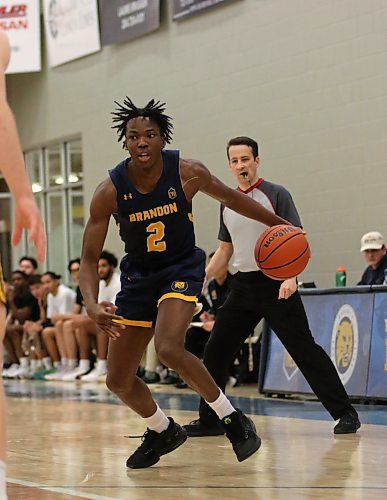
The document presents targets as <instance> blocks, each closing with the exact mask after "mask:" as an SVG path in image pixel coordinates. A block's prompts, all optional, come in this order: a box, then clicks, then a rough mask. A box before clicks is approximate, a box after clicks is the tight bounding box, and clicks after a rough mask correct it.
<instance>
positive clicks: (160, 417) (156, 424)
mask: <svg viewBox="0 0 387 500" xmlns="http://www.w3.org/2000/svg"><path fill="white" fill-rule="evenodd" d="M156 406H157V410H156V412H155V413H154V414H153V415H151V416H150V417H146V418H144V420H145V422H146V425H147V427H148V428H149V429H151V430H152V431H156V432H158V433H159V434H160V433H161V432H163V431H165V429H168V427H169V424H170V422H169V420H168V418H167V416H166V415H165V413H164V412H163V411H162V410H161V409H160V407H159V405H156Z"/></svg>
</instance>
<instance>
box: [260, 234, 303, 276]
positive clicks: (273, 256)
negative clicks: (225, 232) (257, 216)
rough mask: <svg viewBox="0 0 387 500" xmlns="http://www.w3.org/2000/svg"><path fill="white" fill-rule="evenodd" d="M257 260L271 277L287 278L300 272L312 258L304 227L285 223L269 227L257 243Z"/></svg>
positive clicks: (264, 271) (261, 268)
mask: <svg viewBox="0 0 387 500" xmlns="http://www.w3.org/2000/svg"><path fill="white" fill-rule="evenodd" d="M254 255H255V260H256V262H257V265H258V267H259V268H260V270H261V271H262V272H263V273H264V274H266V276H268V277H269V278H273V279H275V280H287V279H289V278H294V277H295V276H297V275H298V274H300V273H301V272H302V271H303V270H304V269H305V267H306V266H307V264H308V261H309V259H310V248H309V244H308V240H307V239H306V236H305V234H304V233H303V231H302V229H300V228H299V227H295V226H287V225H285V224H283V225H279V226H273V227H269V228H268V229H266V231H264V232H263V233H262V234H261V236H260V237H259V239H258V241H257V243H256V245H255V251H254Z"/></svg>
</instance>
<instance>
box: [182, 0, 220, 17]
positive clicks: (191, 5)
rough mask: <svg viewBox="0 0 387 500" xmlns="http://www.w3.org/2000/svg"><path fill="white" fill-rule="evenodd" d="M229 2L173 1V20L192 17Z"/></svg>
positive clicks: (209, 0)
mask: <svg viewBox="0 0 387 500" xmlns="http://www.w3.org/2000/svg"><path fill="white" fill-rule="evenodd" d="M228 1H229V0H173V20H174V21H176V20H179V19H182V18H183V17H188V16H192V15H194V14H198V13H199V12H201V11H203V10H205V9H208V7H213V6H214V5H218V4H220V3H224V2H228Z"/></svg>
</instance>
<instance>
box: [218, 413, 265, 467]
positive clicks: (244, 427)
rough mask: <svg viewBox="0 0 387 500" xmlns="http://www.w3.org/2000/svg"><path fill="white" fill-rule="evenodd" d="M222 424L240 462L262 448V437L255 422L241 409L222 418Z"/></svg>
mask: <svg viewBox="0 0 387 500" xmlns="http://www.w3.org/2000/svg"><path fill="white" fill-rule="evenodd" d="M222 424H223V427H224V429H225V431H226V436H227V437H228V439H229V440H230V441H231V444H232V447H233V450H234V452H235V455H236V456H237V459H238V461H239V462H242V461H243V460H246V458H249V457H250V456H251V455H253V453H255V452H256V451H257V450H258V449H259V448H260V446H261V439H260V437H259V436H258V434H257V431H256V429H255V425H254V422H253V421H252V420H251V418H249V417H247V416H246V415H244V414H243V413H242V412H241V411H240V410H238V409H237V410H235V411H234V412H233V413H231V415H227V416H226V417H224V418H222Z"/></svg>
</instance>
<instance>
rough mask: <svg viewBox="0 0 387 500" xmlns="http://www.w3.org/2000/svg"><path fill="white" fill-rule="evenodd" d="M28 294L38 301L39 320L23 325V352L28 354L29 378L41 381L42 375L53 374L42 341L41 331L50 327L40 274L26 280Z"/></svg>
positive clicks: (44, 291) (49, 359) (46, 293)
mask: <svg viewBox="0 0 387 500" xmlns="http://www.w3.org/2000/svg"><path fill="white" fill-rule="evenodd" d="M28 283H29V286H30V292H31V293H32V295H33V296H34V297H35V299H36V300H37V301H38V305H39V310H40V314H39V320H38V321H31V320H27V321H25V322H24V324H23V332H24V333H23V351H24V352H28V353H29V358H30V370H31V378H33V379H37V380H42V379H43V378H44V375H47V374H49V373H51V372H53V364H52V360H51V358H50V356H49V355H48V352H47V349H46V348H45V344H44V342H43V339H42V331H43V328H45V327H46V326H52V324H51V323H50V322H49V321H48V320H47V295H48V291H47V289H46V287H45V286H44V285H43V283H42V282H41V276H40V274H32V275H30V276H29V278H28Z"/></svg>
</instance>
